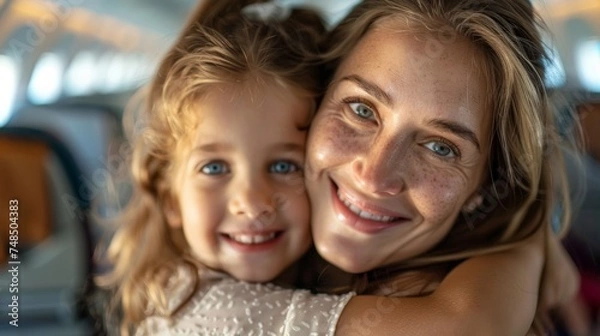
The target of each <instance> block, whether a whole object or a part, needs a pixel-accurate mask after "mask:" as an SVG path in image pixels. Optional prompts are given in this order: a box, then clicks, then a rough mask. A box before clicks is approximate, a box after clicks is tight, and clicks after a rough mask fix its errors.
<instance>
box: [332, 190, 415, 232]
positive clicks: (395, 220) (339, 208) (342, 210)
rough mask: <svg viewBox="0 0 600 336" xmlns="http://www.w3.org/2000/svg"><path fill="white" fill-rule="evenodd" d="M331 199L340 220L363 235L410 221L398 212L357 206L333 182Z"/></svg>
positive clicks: (369, 206)
mask: <svg viewBox="0 0 600 336" xmlns="http://www.w3.org/2000/svg"><path fill="white" fill-rule="evenodd" d="M338 193H339V194H340V195H338ZM340 196H341V197H340ZM331 198H332V202H333V208H334V211H335V213H336V217H337V218H338V220H340V221H341V222H343V223H344V224H346V225H348V226H350V227H351V228H353V229H355V230H357V231H360V232H362V233H367V234H374V233H378V232H380V231H382V230H385V229H388V228H391V227H395V226H397V225H400V224H402V223H406V222H407V221H408V220H409V219H408V218H407V217H405V216H402V215H401V214H399V213H397V212H392V211H387V210H385V209H381V208H379V207H376V206H373V205H368V206H367V205H364V204H362V205H357V204H356V203H358V202H356V200H355V199H352V197H350V196H348V195H346V194H344V193H343V192H341V191H339V189H338V187H337V185H336V184H335V183H334V182H333V181H331Z"/></svg>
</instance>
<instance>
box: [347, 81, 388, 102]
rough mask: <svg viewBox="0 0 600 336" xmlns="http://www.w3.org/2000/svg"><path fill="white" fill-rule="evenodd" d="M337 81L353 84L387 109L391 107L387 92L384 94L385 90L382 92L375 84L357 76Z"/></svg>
mask: <svg viewBox="0 0 600 336" xmlns="http://www.w3.org/2000/svg"><path fill="white" fill-rule="evenodd" d="M339 81H340V82H343V81H350V82H353V83H355V84H356V85H358V86H360V88H361V89H363V90H364V91H366V92H367V93H368V94H370V95H371V96H373V97H375V98H376V99H377V100H379V101H380V102H381V103H382V104H384V105H386V106H388V107H391V106H392V98H391V97H390V95H389V94H387V92H385V90H383V89H382V88H380V87H379V86H377V84H375V83H373V82H370V81H368V80H366V79H364V78H362V77H360V76H359V75H349V76H345V77H343V78H341V79H340V80H339Z"/></svg>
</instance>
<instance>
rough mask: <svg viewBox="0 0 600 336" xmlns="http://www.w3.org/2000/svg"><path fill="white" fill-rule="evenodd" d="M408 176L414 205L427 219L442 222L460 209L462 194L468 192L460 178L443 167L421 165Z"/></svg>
mask: <svg viewBox="0 0 600 336" xmlns="http://www.w3.org/2000/svg"><path fill="white" fill-rule="evenodd" d="M419 168H420V169H417V170H415V171H414V172H413V174H411V175H410V176H407V178H408V181H410V182H408V185H409V190H410V189H412V192H411V193H412V195H413V197H412V198H413V201H414V205H415V206H416V207H417V209H418V211H419V212H420V213H421V215H422V216H424V217H425V219H426V220H428V221H430V222H442V221H444V220H446V219H447V218H448V216H451V215H453V214H455V213H457V212H458V211H459V210H460V207H461V203H460V200H461V196H463V195H462V194H463V193H465V192H466V190H465V185H464V183H461V181H460V179H457V178H456V177H452V176H451V175H450V174H445V172H444V170H443V169H436V168H435V167H419Z"/></svg>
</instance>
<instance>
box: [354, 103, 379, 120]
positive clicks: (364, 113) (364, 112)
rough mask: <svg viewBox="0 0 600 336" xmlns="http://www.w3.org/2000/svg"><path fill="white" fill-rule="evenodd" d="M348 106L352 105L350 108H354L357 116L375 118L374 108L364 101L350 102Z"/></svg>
mask: <svg viewBox="0 0 600 336" xmlns="http://www.w3.org/2000/svg"><path fill="white" fill-rule="evenodd" d="M348 106H350V108H351V109H352V112H354V113H355V114H356V115H357V116H359V117H361V118H364V119H370V118H373V110H371V108H370V107H369V106H367V105H365V104H363V103H349V104H348Z"/></svg>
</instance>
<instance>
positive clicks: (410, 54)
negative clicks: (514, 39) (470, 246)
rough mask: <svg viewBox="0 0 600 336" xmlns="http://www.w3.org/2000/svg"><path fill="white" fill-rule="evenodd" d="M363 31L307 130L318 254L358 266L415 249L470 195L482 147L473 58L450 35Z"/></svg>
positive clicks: (441, 229)
mask: <svg viewBox="0 0 600 336" xmlns="http://www.w3.org/2000/svg"><path fill="white" fill-rule="evenodd" d="M426 39H427V37H423V36H421V37H418V38H417V37H414V36H413V35H410V34H407V33H401V32H399V31H398V30H392V29H391V27H389V26H388V28H384V27H379V28H376V29H372V30H371V31H370V32H369V33H367V34H366V35H365V36H364V37H363V38H362V40H361V41H360V42H359V43H358V44H357V46H356V47H355V48H354V49H353V51H352V52H351V53H350V54H349V55H348V56H347V57H346V59H345V60H344V61H343V62H342V64H341V65H340V67H339V68H338V71H337V73H336V75H335V76H334V79H333V81H332V84H331V86H330V88H329V90H328V92H327V94H326V96H325V98H324V100H323V103H322V105H321V107H320V110H319V111H318V113H317V116H316V119H315V120H314V122H313V124H312V126H311V131H310V135H309V140H308V158H307V169H306V174H307V187H308V191H309V194H310V198H311V206H312V211H313V212H312V229H313V236H314V240H315V245H316V247H317V250H318V251H319V253H320V254H321V255H322V256H323V257H324V258H325V259H327V260H328V261H329V262H331V263H333V264H334V265H336V266H338V267H340V268H341V269H343V270H345V271H347V272H352V273H358V272H365V271H369V270H372V269H374V268H377V267H380V266H384V265H386V264H390V263H394V262H398V261H402V260H406V259H407V258H410V257H413V256H416V255H418V254H421V253H423V252H425V251H427V250H429V249H430V248H432V247H433V246H434V245H435V244H436V243H438V242H439V241H441V240H442V238H444V237H445V236H446V234H447V233H448V231H449V230H450V228H451V227H452V225H453V223H454V222H455V220H456V219H457V216H458V215H459V214H460V212H461V210H462V209H463V207H465V206H467V205H468V204H470V202H471V201H473V200H474V199H477V198H478V197H477V189H478V187H479V186H480V185H481V183H482V181H483V179H484V173H485V166H486V162H487V161H486V158H487V157H488V155H489V153H488V147H489V140H488V138H489V132H490V124H491V117H490V113H491V112H490V111H489V110H487V109H486V106H485V103H484V101H485V99H484V95H485V94H486V88H485V86H484V85H485V82H484V80H483V78H482V75H481V72H480V70H479V66H480V64H481V62H479V60H480V57H482V56H481V55H480V54H479V53H478V52H477V50H476V49H475V47H474V46H472V45H471V44H470V42H468V41H466V40H462V39H456V40H455V41H453V42H452V43H451V44H445V45H443V48H442V49H441V50H437V51H436V52H435V53H432V52H428V51H430V50H428V49H427V47H426V46H427V43H425V42H427V41H426Z"/></svg>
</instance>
